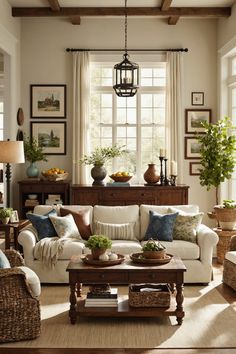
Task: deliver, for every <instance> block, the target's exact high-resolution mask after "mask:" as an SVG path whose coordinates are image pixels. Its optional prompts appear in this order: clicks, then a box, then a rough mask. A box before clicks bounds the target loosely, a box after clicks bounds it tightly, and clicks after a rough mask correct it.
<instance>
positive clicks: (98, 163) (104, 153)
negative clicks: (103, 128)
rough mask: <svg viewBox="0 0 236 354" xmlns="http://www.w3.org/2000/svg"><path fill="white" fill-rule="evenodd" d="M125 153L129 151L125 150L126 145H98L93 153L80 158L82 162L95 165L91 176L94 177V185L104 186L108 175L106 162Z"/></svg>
mask: <svg viewBox="0 0 236 354" xmlns="http://www.w3.org/2000/svg"><path fill="white" fill-rule="evenodd" d="M124 153H127V151H126V150H124V146H119V145H117V144H115V145H113V146H111V147H97V148H96V149H95V150H94V151H93V152H92V154H91V155H84V157H83V158H82V159H80V163H84V164H85V165H93V168H92V169H91V176H92V178H93V179H94V182H93V185H100V186H103V185H104V182H103V180H104V178H105V177H106V175H107V171H106V168H105V167H104V164H105V163H106V162H107V161H109V160H111V159H113V158H114V157H118V156H121V155H123V154H124Z"/></svg>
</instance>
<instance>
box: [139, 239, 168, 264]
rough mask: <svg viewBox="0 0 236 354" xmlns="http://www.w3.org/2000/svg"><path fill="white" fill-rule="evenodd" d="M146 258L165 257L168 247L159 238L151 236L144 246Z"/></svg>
mask: <svg viewBox="0 0 236 354" xmlns="http://www.w3.org/2000/svg"><path fill="white" fill-rule="evenodd" d="M142 250H143V256H144V258H148V259H160V258H164V257H165V254H166V248H165V246H163V245H162V243H161V242H160V241H158V240H153V239H152V238H150V239H149V240H148V241H147V243H145V245H143V247H142Z"/></svg>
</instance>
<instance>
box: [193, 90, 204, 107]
mask: <svg viewBox="0 0 236 354" xmlns="http://www.w3.org/2000/svg"><path fill="white" fill-rule="evenodd" d="M191 104H192V106H203V105H204V92H192V93H191Z"/></svg>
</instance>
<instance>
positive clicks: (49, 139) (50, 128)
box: [30, 121, 66, 155]
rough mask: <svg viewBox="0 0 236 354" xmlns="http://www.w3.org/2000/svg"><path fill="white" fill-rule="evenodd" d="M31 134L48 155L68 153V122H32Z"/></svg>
mask: <svg viewBox="0 0 236 354" xmlns="http://www.w3.org/2000/svg"><path fill="white" fill-rule="evenodd" d="M30 135H31V137H34V138H35V139H36V141H37V143H38V144H39V146H41V147H42V148H43V152H44V153H45V154H46V155H66V122H55V121H43V122H30Z"/></svg>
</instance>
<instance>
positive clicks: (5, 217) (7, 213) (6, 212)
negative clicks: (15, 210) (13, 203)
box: [0, 208, 12, 225]
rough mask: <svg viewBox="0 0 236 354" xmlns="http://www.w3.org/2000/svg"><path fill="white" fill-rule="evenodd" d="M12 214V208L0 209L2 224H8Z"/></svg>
mask: <svg viewBox="0 0 236 354" xmlns="http://www.w3.org/2000/svg"><path fill="white" fill-rule="evenodd" d="M11 214H12V208H0V220H1V222H2V223H3V224H5V225H6V224H8V223H9V220H10V217H11Z"/></svg>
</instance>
